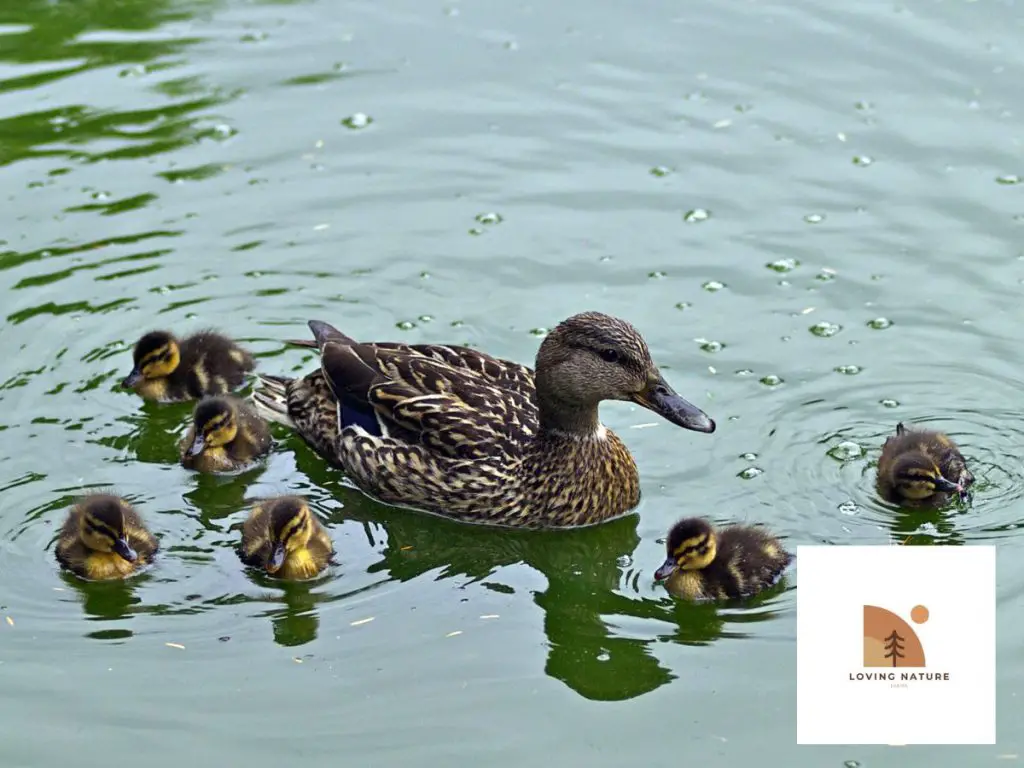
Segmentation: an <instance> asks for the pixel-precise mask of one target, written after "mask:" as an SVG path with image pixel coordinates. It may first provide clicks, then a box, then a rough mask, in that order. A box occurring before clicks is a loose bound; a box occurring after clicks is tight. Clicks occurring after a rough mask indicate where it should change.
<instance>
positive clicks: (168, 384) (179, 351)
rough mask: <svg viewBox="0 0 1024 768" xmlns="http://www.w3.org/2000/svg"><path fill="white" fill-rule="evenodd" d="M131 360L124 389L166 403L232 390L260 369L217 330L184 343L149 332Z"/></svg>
mask: <svg viewBox="0 0 1024 768" xmlns="http://www.w3.org/2000/svg"><path fill="white" fill-rule="evenodd" d="M132 359H133V361H134V365H133V367H132V371H131V373H129V374H128V375H127V376H126V377H125V378H124V380H123V381H122V382H121V386H122V387H124V388H125V389H133V390H135V392H136V393H138V394H139V395H141V396H142V397H143V398H145V399H146V400H157V401H162V402H180V401H183V400H197V399H199V398H201V397H203V396H205V395H222V394H225V393H227V392H231V391H232V390H235V389H238V387H240V386H242V384H243V383H244V382H245V374H246V373H248V372H249V371H251V370H253V368H255V367H256V363H255V361H254V360H253V356H252V354H251V353H249V351H248V350H245V349H243V348H242V347H240V346H238V344H236V343H235V342H234V341H232V340H231V339H229V338H228V337H227V336H224V335H222V334H219V333H216V332H214V331H200V332H198V333H194V334H192V335H191V336H186V337H184V338H182V339H178V338H176V337H175V336H174V334H172V333H171V332H170V331H150V332H149V333H147V334H146V335H145V336H143V337H142V338H141V339H139V340H138V342H136V344H135V349H134V350H133V352H132Z"/></svg>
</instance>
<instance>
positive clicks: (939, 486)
mask: <svg viewBox="0 0 1024 768" xmlns="http://www.w3.org/2000/svg"><path fill="white" fill-rule="evenodd" d="M935 490H937V491H939V492H940V493H959V494H962V493H964V492H965V488H964V487H963V486H962V485H960V483H954V482H953V481H952V480H947V479H946V478H944V477H943V476H942V475H939V476H938V477H936V478H935Z"/></svg>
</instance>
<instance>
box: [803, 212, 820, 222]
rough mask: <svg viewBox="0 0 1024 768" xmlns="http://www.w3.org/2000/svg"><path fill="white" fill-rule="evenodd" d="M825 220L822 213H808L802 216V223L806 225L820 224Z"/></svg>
mask: <svg viewBox="0 0 1024 768" xmlns="http://www.w3.org/2000/svg"><path fill="white" fill-rule="evenodd" d="M824 220H825V214H824V213H808V214H807V215H806V216H804V221H806V222H807V223H808V224H821V222H823V221H824Z"/></svg>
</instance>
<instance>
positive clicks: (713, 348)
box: [696, 339, 725, 352]
mask: <svg viewBox="0 0 1024 768" xmlns="http://www.w3.org/2000/svg"><path fill="white" fill-rule="evenodd" d="M696 341H697V343H698V344H700V348H701V349H703V350H704V351H705V352H721V351H722V350H723V349H724V348H725V344H723V343H722V342H720V341H712V340H711V339H697V340H696Z"/></svg>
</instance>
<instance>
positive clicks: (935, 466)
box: [876, 422, 974, 507]
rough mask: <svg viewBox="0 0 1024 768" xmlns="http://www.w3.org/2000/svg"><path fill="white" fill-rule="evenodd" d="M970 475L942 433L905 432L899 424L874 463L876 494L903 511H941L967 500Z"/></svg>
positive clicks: (919, 430) (971, 478)
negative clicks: (909, 509)
mask: <svg viewBox="0 0 1024 768" xmlns="http://www.w3.org/2000/svg"><path fill="white" fill-rule="evenodd" d="M973 483H974V475H972V474H971V472H970V470H969V469H967V462H966V460H965V459H964V457H963V454H962V453H960V449H959V448H957V446H956V444H955V443H954V442H953V441H952V440H951V439H950V438H949V437H948V436H947V435H945V434H943V433H942V432H936V431H934V430H926V429H913V430H912V429H907V428H906V427H905V426H904V425H903V424H902V422H901V423H899V424H897V425H896V434H895V435H892V436H890V437H889V438H887V439H886V441H885V444H884V445H883V446H882V455H881V457H879V459H878V478H877V480H876V487H877V489H878V494H879V495H880V496H881V497H882V498H883V499H885V500H886V501H888V502H890V503H892V504H900V505H903V506H906V507H941V506H944V505H946V504H948V503H949V502H950V501H951V500H952V498H953V497H954V495H955V496H957V497H958V498H960V499H962V500H967V499H968V498H969V496H970V492H969V490H968V489H969V488H970V487H971V485H972V484H973Z"/></svg>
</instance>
